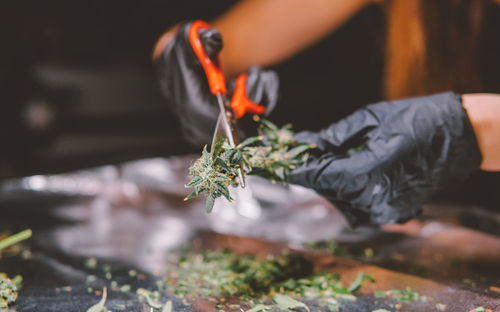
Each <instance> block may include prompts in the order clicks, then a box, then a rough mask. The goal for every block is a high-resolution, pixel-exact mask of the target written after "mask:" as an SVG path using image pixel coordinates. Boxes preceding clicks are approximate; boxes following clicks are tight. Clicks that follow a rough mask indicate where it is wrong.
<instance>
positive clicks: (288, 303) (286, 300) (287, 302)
mask: <svg viewBox="0 0 500 312" xmlns="http://www.w3.org/2000/svg"><path fill="white" fill-rule="evenodd" d="M274 302H276V304H277V305H278V306H279V307H280V308H281V309H283V310H295V309H297V308H304V309H305V310H306V311H308V312H310V311H311V310H309V307H308V306H307V305H305V304H304V303H303V302H300V301H297V300H295V299H293V298H292V297H290V296H287V295H281V294H278V295H276V296H274Z"/></svg>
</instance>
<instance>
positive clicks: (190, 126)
mask: <svg viewBox="0 0 500 312" xmlns="http://www.w3.org/2000/svg"><path fill="white" fill-rule="evenodd" d="M191 24H192V23H191V22H189V23H185V24H183V25H181V26H180V27H179V29H178V31H177V33H176V35H175V36H174V38H173V39H172V40H171V41H170V42H169V43H168V44H167V46H166V47H165V49H164V51H163V52H162V54H161V55H160V57H159V58H158V59H157V60H156V61H155V67H156V70H157V76H158V80H159V84H160V88H161V90H162V93H163V95H164V97H165V99H166V100H167V102H168V104H169V105H170V106H171V107H172V108H173V110H174V112H175V113H176V114H177V116H178V117H179V120H180V122H181V125H182V129H183V133H184V136H185V138H186V139H187V140H188V141H189V142H190V143H191V144H193V145H195V146H202V145H205V144H207V143H210V142H211V141H212V135H213V132H214V130H215V124H216V121H217V116H218V114H219V107H218V105H217V99H216V97H215V96H214V95H213V94H212V93H210V88H209V85H208V81H207V78H206V75H205V72H204V71H203V68H202V66H201V64H200V62H199V61H198V58H197V57H196V55H195V53H194V51H193V50H192V47H191V44H190V43H189V39H188V33H189V28H190V26H191ZM199 35H200V40H201V42H202V44H203V46H204V48H205V52H206V53H207V55H208V56H209V57H210V58H211V59H213V60H215V59H216V55H217V54H218V53H219V51H220V50H221V49H222V37H221V35H220V33H219V32H218V31H217V30H216V29H215V28H211V29H206V30H205V29H202V30H200V33H199ZM226 83H228V84H229V87H230V86H231V84H230V82H226ZM278 85H279V80H278V76H277V74H276V73H275V72H273V71H269V70H262V69H260V68H258V67H253V68H251V69H250V70H249V72H248V79H247V96H248V98H249V99H250V100H251V101H253V102H254V103H256V104H259V105H264V106H266V112H265V115H268V114H269V113H270V112H271V111H272V109H273V108H274V106H275V104H276V101H277V96H278ZM230 99H231V90H230V88H229V92H228V100H230Z"/></svg>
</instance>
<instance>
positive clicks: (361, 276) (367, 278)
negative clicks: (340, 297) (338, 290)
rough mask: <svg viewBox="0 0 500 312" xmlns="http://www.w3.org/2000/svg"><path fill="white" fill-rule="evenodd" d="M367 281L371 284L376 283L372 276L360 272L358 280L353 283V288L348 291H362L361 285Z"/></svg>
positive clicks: (350, 287)
mask: <svg viewBox="0 0 500 312" xmlns="http://www.w3.org/2000/svg"><path fill="white" fill-rule="evenodd" d="M365 281H370V282H372V283H373V282H375V279H374V278H373V276H372V275H371V274H366V273H363V272H359V273H358V275H357V276H356V279H355V280H354V281H353V282H352V283H351V286H349V288H348V289H347V291H348V292H350V293H354V292H356V291H358V290H359V289H361V285H362V284H363V282H365Z"/></svg>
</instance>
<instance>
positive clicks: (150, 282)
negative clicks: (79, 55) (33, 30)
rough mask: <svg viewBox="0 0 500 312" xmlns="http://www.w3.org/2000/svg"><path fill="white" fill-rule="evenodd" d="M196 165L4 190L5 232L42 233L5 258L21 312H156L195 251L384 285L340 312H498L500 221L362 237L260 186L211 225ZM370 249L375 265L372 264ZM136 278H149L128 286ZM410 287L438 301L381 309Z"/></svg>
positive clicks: (111, 171)
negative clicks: (150, 302)
mask: <svg viewBox="0 0 500 312" xmlns="http://www.w3.org/2000/svg"><path fill="white" fill-rule="evenodd" d="M190 161H191V158H189V157H187V158H172V159H168V160H164V159H152V160H145V161H137V162H132V163H127V164H124V165H120V166H106V167H100V168H96V169H92V170H86V171H81V172H75V173H70V174H65V175H55V176H34V177H28V178H23V179H16V180H9V181H4V182H3V183H2V185H1V186H0V211H1V218H0V232H4V231H11V232H15V231H18V230H21V229H24V228H28V227H29V228H32V229H33V237H32V239H30V240H29V241H27V242H25V243H23V244H21V247H18V248H17V249H15V250H10V251H9V252H7V253H4V254H2V258H0V272H7V273H8V274H9V276H14V275H17V274H21V275H22V276H23V277H24V282H23V287H22V290H21V292H20V298H19V299H18V302H17V303H16V305H14V306H13V308H12V311H86V310H87V309H88V308H89V307H90V306H91V305H93V304H94V303H97V302H98V301H99V299H100V293H99V291H101V290H102V289H103V288H104V287H107V289H108V300H107V304H106V306H107V308H108V309H109V310H110V311H115V309H114V308H113V307H114V306H115V304H125V306H126V311H149V310H148V308H147V306H146V305H145V304H144V303H141V302H140V301H139V300H138V299H137V296H136V294H135V290H136V289H137V288H139V287H143V288H146V289H150V290H155V289H156V281H157V280H158V279H160V278H161V277H162V276H163V275H164V274H165V273H166V271H167V270H168V265H167V263H169V259H171V258H172V257H175V256H177V255H178V252H179V251H178V250H179V247H181V246H183V245H185V244H186V243H192V242H193V241H197V242H199V243H200V244H201V246H202V247H203V248H209V249H218V248H231V249H233V250H235V251H236V252H239V253H252V254H257V255H265V254H269V253H271V254H276V253H279V252H281V250H283V249H290V248H291V249H293V250H296V251H297V252H301V253H303V254H304V255H305V256H306V257H308V258H309V259H311V260H312V261H313V263H314V264H315V266H316V268H317V269H321V270H329V271H334V272H338V273H341V274H342V276H343V278H344V279H346V280H349V279H351V278H353V277H354V276H355V275H356V274H357V273H358V272H359V271H363V272H366V273H370V274H372V275H373V276H374V277H375V280H376V282H375V283H374V284H371V285H367V286H364V287H363V288H362V289H361V291H360V294H359V295H358V299H357V300H356V301H353V302H345V303H344V305H343V306H342V307H341V311H373V310H375V309H377V308H386V309H388V310H390V311H398V310H399V311H438V310H437V307H436V304H437V303H441V304H444V305H446V310H445V311H469V310H471V309H473V308H475V307H478V306H484V307H485V308H489V309H492V310H493V311H500V293H499V292H497V291H498V289H497V288H495V287H491V286H496V287H500V265H499V263H500V237H499V236H498V231H499V230H498V229H499V228H500V227H499V226H498V225H499V224H500V214H498V213H495V212H492V211H489V210H483V209H481V208H480V207H467V206H460V205H456V204H453V205H447V204H444V203H439V204H429V205H427V206H426V207H425V209H424V214H423V215H422V216H421V217H420V218H419V219H417V220H413V221H410V222H408V223H407V224H404V225H391V226H386V227H384V228H382V229H374V228H360V229H356V230H352V229H348V228H347V227H346V225H345V222H344V221H343V220H342V217H341V216H340V215H339V214H338V212H336V211H335V210H334V209H333V208H332V207H331V206H330V205H329V204H328V203H326V202H325V201H324V200H322V199H321V198H319V197H317V196H315V194H312V193H311V192H308V191H306V190H303V189H300V188H297V189H296V188H294V187H292V188H288V189H287V188H282V187H280V186H272V185H268V184H266V183H265V182H262V181H259V180H257V181H252V180H251V181H250V183H249V185H250V187H249V189H250V190H251V191H252V192H253V195H254V196H253V199H252V198H248V194H246V193H241V194H238V195H237V196H239V198H240V203H244V204H239V205H237V206H231V205H225V204H223V203H222V202H221V203H219V204H218V205H217V206H216V207H215V212H214V214H212V215H206V214H205V213H204V211H203V202H201V201H197V200H195V201H192V202H187V203H186V202H184V201H183V200H182V199H183V197H184V196H185V193H186V191H185V190H184V188H183V184H184V183H185V181H184V175H185V168H186V166H187V165H188V164H189V163H190ZM262 189H267V190H268V192H267V193H266V192H262ZM257 193H258V194H259V195H258V196H257V195H255V194H257ZM250 195H252V194H250ZM250 197H252V196H250ZM332 239H334V240H335V241H337V242H338V243H339V244H340V245H341V246H342V248H344V249H345V250H346V252H345V255H344V256H338V255H332V254H331V253H330V254H329V253H328V251H326V250H324V251H309V250H305V249H304V248H303V247H302V243H303V242H305V241H314V240H316V241H317V240H332ZM367 248H371V249H372V250H373V256H366V255H367V253H366V250H367ZM89 257H95V259H96V260H97V265H96V266H89V265H88V263H87V261H88V259H89ZM107 265H109V272H108V270H107V269H106V266H107ZM130 270H136V271H137V272H138V273H139V275H138V276H130V274H129V271H130ZM107 273H108V274H107ZM89 276H93V277H91V278H89ZM121 285H130V286H131V291H125V292H121V291H120V290H119V287H120V286H121ZM407 287H411V288H412V289H414V290H416V291H418V292H419V293H420V294H422V295H425V296H427V297H428V298H430V300H429V301H427V302H421V301H412V302H407V303H403V304H402V306H401V307H399V309H398V306H396V304H397V303H398V302H397V301H395V300H394V299H375V298H374V297H373V291H374V290H375V289H380V290H388V289H405V288H407ZM167 300H172V301H173V305H174V311H192V310H195V311H217V309H216V308H215V306H214V304H213V303H211V302H209V301H206V300H203V299H198V300H196V301H195V302H190V305H189V306H188V305H185V304H184V303H186V302H185V301H184V303H183V299H182V298H176V297H175V296H172V295H168V294H163V297H162V301H163V302H166V301H167ZM308 304H309V305H310V307H312V308H313V310H315V309H320V307H319V306H317V304H316V303H314V302H308ZM242 307H244V308H245V307H246V305H245V303H243V305H242ZM321 309H324V308H321ZM226 310H231V309H230V308H227V309H226ZM233 310H234V311H237V310H238V311H239V309H233ZM244 310H245V309H244Z"/></svg>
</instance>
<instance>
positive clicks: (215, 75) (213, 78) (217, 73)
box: [188, 20, 227, 95]
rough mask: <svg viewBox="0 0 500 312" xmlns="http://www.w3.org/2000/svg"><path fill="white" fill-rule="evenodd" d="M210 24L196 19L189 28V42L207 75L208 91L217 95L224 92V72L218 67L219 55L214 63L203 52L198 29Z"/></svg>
mask: <svg viewBox="0 0 500 312" xmlns="http://www.w3.org/2000/svg"><path fill="white" fill-rule="evenodd" d="M209 28H210V25H208V24H207V23H206V22H204V21H201V20H197V21H194V22H193V23H192V24H191V27H190V28H189V34H188V36H189V42H190V43H191V47H192V48H193V51H194V53H195V54H196V57H198V60H200V63H201V66H203V70H204V71H205V74H206V75H207V79H208V85H209V86H210V92H212V94H213V95H217V94H218V93H221V94H226V93H227V89H226V79H225V78H224V73H223V72H222V68H221V67H220V60H219V56H217V63H218V64H215V63H214V62H213V61H212V60H211V59H210V58H209V57H208V55H207V53H206V52H205V49H204V48H203V44H202V43H201V40H200V35H199V31H200V29H209Z"/></svg>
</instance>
